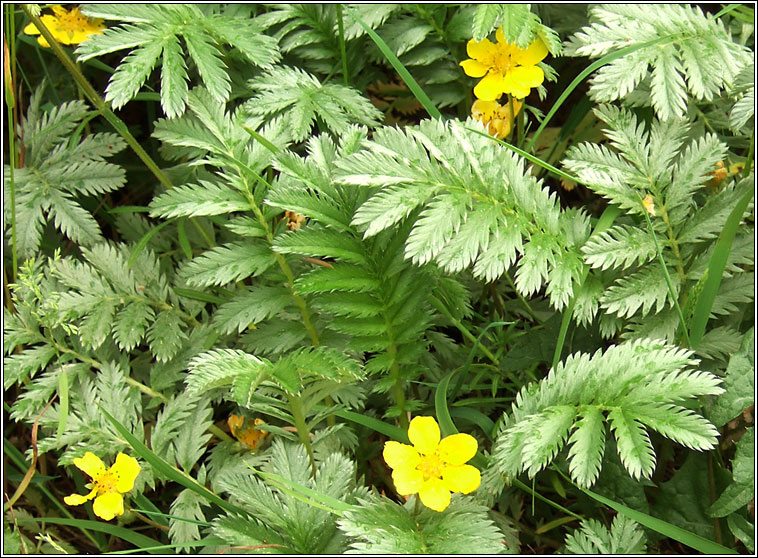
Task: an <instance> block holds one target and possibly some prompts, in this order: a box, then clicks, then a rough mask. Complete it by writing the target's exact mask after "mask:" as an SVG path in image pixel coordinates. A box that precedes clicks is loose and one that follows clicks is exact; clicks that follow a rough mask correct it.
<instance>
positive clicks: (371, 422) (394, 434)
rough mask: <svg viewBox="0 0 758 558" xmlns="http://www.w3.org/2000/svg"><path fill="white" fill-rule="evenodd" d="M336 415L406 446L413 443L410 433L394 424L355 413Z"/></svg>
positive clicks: (339, 412)
mask: <svg viewBox="0 0 758 558" xmlns="http://www.w3.org/2000/svg"><path fill="white" fill-rule="evenodd" d="M334 414H335V415H337V416H338V417H340V418H343V419H345V420H349V421H351V422H355V423H358V424H360V425H361V426H365V427H366V428H369V429H371V430H373V431H375V432H379V433H380V434H384V435H385V436H388V437H389V438H392V439H393V440H397V441H398V442H403V443H404V444H410V443H411V441H410V440H409V439H408V433H407V432H406V431H405V430H403V429H402V428H398V427H397V426H395V425H394V424H389V423H388V422H384V421H383V420H379V419H375V418H372V417H367V416H365V415H361V414H359V413H354V412H352V411H337V412H336V413H334Z"/></svg>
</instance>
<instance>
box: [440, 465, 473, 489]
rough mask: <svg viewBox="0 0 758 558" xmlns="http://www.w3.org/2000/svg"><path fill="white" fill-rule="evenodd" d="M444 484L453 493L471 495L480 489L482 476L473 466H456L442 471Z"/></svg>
mask: <svg viewBox="0 0 758 558" xmlns="http://www.w3.org/2000/svg"><path fill="white" fill-rule="evenodd" d="M442 482H444V483H445V486H446V487H447V488H448V489H449V490H451V491H452V492H462V493H463V494H469V493H471V492H473V491H474V490H476V489H477V488H479V485H480V484H481V483H482V475H481V473H480V472H479V469H477V468H476V467H473V466H472V465H455V466H452V467H446V468H445V470H443V471H442Z"/></svg>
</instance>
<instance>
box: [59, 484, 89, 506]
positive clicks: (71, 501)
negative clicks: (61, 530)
mask: <svg viewBox="0 0 758 558" xmlns="http://www.w3.org/2000/svg"><path fill="white" fill-rule="evenodd" d="M96 495H97V489H94V488H93V489H92V492H90V493H89V494H87V495H86V496H82V495H81V494H72V495H71V496H66V497H65V498H63V501H64V502H66V504H68V505H69V506H80V505H82V504H83V503H84V502H86V501H87V500H92V498H94V497H95V496H96Z"/></svg>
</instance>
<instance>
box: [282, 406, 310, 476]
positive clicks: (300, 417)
mask: <svg viewBox="0 0 758 558" xmlns="http://www.w3.org/2000/svg"><path fill="white" fill-rule="evenodd" d="M288 398H289V402H290V412H292V418H294V419H295V428H297V437H298V438H300V442H302V444H303V446H305V452H306V453H307V454H308V461H309V462H310V464H311V474H312V475H313V476H314V477H315V476H316V459H315V457H314V456H313V445H312V444H311V432H310V430H309V429H308V424H307V423H306V421H305V413H304V412H303V403H302V401H301V400H300V397H299V396H297V395H288Z"/></svg>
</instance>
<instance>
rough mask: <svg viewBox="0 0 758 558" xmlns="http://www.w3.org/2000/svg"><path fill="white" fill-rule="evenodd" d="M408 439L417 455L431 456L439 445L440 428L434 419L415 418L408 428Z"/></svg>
mask: <svg viewBox="0 0 758 558" xmlns="http://www.w3.org/2000/svg"><path fill="white" fill-rule="evenodd" d="M408 438H409V439H410V441H411V444H413V447H414V448H416V450H418V452H419V453H422V454H424V455H431V454H433V453H434V452H435V451H436V450H437V446H438V445H439V443H440V427H439V426H437V421H436V420H434V417H415V418H414V419H413V420H412V421H411V424H410V426H408Z"/></svg>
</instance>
